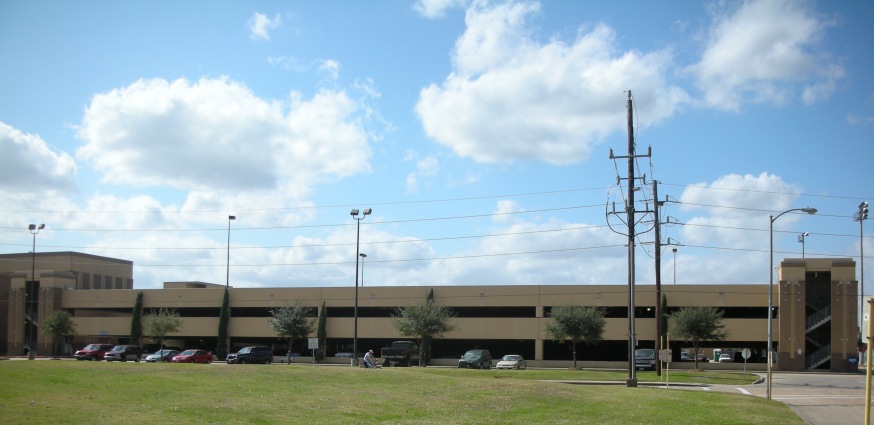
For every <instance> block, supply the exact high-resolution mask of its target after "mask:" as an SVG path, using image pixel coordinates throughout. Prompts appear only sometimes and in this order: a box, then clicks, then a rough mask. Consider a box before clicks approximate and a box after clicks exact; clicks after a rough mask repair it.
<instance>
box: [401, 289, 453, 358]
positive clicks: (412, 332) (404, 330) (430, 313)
mask: <svg viewBox="0 0 874 425" xmlns="http://www.w3.org/2000/svg"><path fill="white" fill-rule="evenodd" d="M453 317H455V315H454V314H452V311H451V310H450V309H449V308H447V307H443V306H441V305H437V303H435V302H434V300H433V299H430V300H425V302H424V303H422V304H418V305H411V306H407V307H400V308H397V309H396V310H395V313H393V314H392V318H393V319H394V327H395V329H397V331H398V332H399V333H400V334H401V335H403V336H406V337H412V338H416V342H417V343H418V344H419V366H426V365H427V363H426V362H425V354H424V352H423V351H424V349H423V341H424V340H425V338H429V337H433V336H435V335H436V336H443V334H445V333H446V332H449V331H451V330H453V329H455V326H453V325H452V324H450V323H449V320H451V319H452V318H453Z"/></svg>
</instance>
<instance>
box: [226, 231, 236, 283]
mask: <svg viewBox="0 0 874 425" xmlns="http://www.w3.org/2000/svg"><path fill="white" fill-rule="evenodd" d="M236 219H237V216H235V215H229V216H228V262H227V263H226V264H227V270H226V272H225V288H227V287H230V286H231V222H232V221H234V220H236Z"/></svg>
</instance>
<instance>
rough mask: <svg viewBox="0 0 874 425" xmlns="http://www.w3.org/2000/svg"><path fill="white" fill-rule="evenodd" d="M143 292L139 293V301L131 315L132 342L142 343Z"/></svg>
mask: <svg viewBox="0 0 874 425" xmlns="http://www.w3.org/2000/svg"><path fill="white" fill-rule="evenodd" d="M142 319H143V293H142V292H139V293H137V301H136V302H135V303H134V309H133V311H132V312H131V315H130V343H131V344H133V345H140V337H142V336H143V324H142Z"/></svg>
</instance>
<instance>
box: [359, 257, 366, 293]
mask: <svg viewBox="0 0 874 425" xmlns="http://www.w3.org/2000/svg"><path fill="white" fill-rule="evenodd" d="M358 256H359V257H361V287H362V288H363V287H364V259H365V258H367V254H365V253H363V252H362V253H361V254H358Z"/></svg>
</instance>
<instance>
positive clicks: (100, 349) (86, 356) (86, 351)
mask: <svg viewBox="0 0 874 425" xmlns="http://www.w3.org/2000/svg"><path fill="white" fill-rule="evenodd" d="M109 350H112V344H88V345H87V346H85V348H83V349H81V350H79V351H76V354H74V355H73V357H75V358H76V360H103V355H104V354H106V352H107V351H109Z"/></svg>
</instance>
